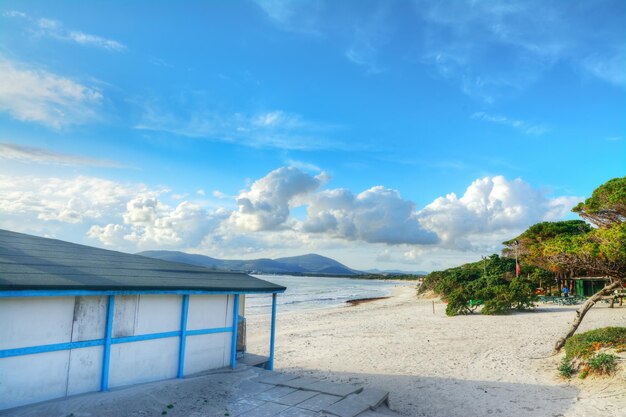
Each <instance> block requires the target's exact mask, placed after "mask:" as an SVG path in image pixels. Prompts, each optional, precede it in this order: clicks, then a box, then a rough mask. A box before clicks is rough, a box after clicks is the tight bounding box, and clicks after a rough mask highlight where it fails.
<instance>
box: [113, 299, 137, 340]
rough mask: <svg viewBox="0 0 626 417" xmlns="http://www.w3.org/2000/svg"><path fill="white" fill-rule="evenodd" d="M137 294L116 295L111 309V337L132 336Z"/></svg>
mask: <svg viewBox="0 0 626 417" xmlns="http://www.w3.org/2000/svg"><path fill="white" fill-rule="evenodd" d="M138 300H139V296H138V295H116V296H115V308H114V309H113V337H124V336H133V335H134V334H135V321H136V314H137V304H138Z"/></svg>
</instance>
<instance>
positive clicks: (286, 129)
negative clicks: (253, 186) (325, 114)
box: [135, 103, 343, 150]
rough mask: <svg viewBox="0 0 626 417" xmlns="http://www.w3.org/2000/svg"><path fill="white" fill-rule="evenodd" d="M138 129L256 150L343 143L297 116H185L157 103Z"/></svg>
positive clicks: (202, 113)
mask: <svg viewBox="0 0 626 417" xmlns="http://www.w3.org/2000/svg"><path fill="white" fill-rule="evenodd" d="M135 129H140V130H150V131H162V132H168V133H172V134H175V135H181V136H187V137H191V138H202V139H207V140H213V141H219V142H227V143H236V144H238V145H243V146H249V147H254V148H279V149H290V150H311V149H340V148H342V146H343V144H342V143H341V142H340V141H331V140H329V139H327V138H326V137H325V136H326V134H327V133H328V132H329V131H331V130H333V129H334V127H333V126H328V125H322V124H316V123H311V122H307V121H305V120H303V119H302V117H301V116H299V115H297V114H291V113H287V112H284V111H282V110H271V111H266V112H258V113H255V114H243V113H235V114H218V113H215V112H210V111H197V110H192V111H190V112H189V114H185V115H182V116H179V115H175V114H173V113H171V112H167V111H163V110H161V108H160V107H159V106H156V105H155V104H154V103H148V104H144V105H143V115H142V117H141V120H140V122H139V123H137V124H136V125H135Z"/></svg>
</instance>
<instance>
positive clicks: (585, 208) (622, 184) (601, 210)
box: [572, 177, 626, 228]
mask: <svg viewBox="0 0 626 417" xmlns="http://www.w3.org/2000/svg"><path fill="white" fill-rule="evenodd" d="M572 211H573V212H574V213H578V214H579V215H580V217H582V218H584V219H587V220H589V221H590V222H592V223H594V224H595V225H596V226H598V227H605V228H607V227H611V226H612V225H614V224H616V223H623V222H624V221H625V220H626V177H623V178H613V179H612V180H609V181H607V182H606V183H604V184H602V185H601V186H599V187H598V188H596V189H595V190H594V191H593V194H592V195H591V197H590V198H588V199H587V200H585V201H584V202H582V203H579V204H578V205H577V206H576V207H574V208H573V209H572Z"/></svg>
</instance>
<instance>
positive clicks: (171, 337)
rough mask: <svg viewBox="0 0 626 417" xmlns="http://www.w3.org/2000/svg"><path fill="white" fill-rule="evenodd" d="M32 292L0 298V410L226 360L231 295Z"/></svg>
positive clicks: (173, 374) (213, 365)
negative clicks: (34, 295)
mask: <svg viewBox="0 0 626 417" xmlns="http://www.w3.org/2000/svg"><path fill="white" fill-rule="evenodd" d="M22 295H25V294H22ZM37 295H40V296H38V297H27V296H22V297H19V298H3V297H0V410H1V409H6V408H11V407H16V406H19V405H23V404H29V403H33V402H39V401H44V400H48V399H52V398H58V397H63V396H66V395H73V394H78V393H82V392H89V391H98V390H100V389H108V388H109V387H111V388H112V387H117V386H123V385H130V384H135V383H140V382H147V381H154V380H160V379H166V378H174V377H176V376H179V377H180V376H183V375H188V374H191V373H196V372H200V371H203V370H207V369H214V368H220V367H224V366H228V365H231V340H232V339H233V337H232V330H233V327H232V325H233V312H234V308H235V306H234V299H235V296H234V294H231V295H226V294H214V295H207V294H205V295H202V294H191V295H178V294H143V295H134V294H133V295H108V294H107V295H98V296H96V295H93V296H83V295H76V296H64V297H63V296H56V297H55V296H47V295H48V294H46V296H44V294H37ZM89 295H91V294H89ZM185 297H187V301H186V302H185V301H184V300H185ZM240 300H241V301H242V300H243V297H240ZM242 304H243V303H242ZM107 318H109V320H107ZM107 324H108V326H109V329H110V331H109V333H107V331H106V329H107ZM181 326H186V327H184V328H183V327H181ZM183 335H184V337H181V336H183ZM181 346H182V347H183V348H184V350H182V351H181ZM106 352H108V355H106V354H104V353H106ZM107 357H108V360H107ZM103 370H104V372H103Z"/></svg>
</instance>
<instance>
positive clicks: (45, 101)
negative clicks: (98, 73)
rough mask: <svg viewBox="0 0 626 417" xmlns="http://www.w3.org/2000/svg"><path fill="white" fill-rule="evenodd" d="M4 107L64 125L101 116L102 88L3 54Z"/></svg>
mask: <svg viewBox="0 0 626 417" xmlns="http://www.w3.org/2000/svg"><path fill="white" fill-rule="evenodd" d="M0 73H1V74H2V77H0V111H4V112H8V113H9V114H10V115H11V116H12V117H13V118H15V119H17V120H21V121H27V122H36V123H41V124H43V125H46V126H49V127H52V128H54V129H61V128H64V127H67V126H71V125H77V124H84V123H87V122H90V121H95V120H97V119H99V115H98V110H99V108H100V104H101V103H102V94H101V93H100V91H98V90H96V89H94V88H90V87H87V86H84V85H82V84H79V83H78V82H76V81H74V80H71V79H69V78H64V77H61V76H59V75H56V74H53V73H50V72H48V71H45V70H42V69H32V68H27V67H25V66H24V65H19V64H16V63H13V62H11V61H8V60H6V59H2V58H1V57H0Z"/></svg>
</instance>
